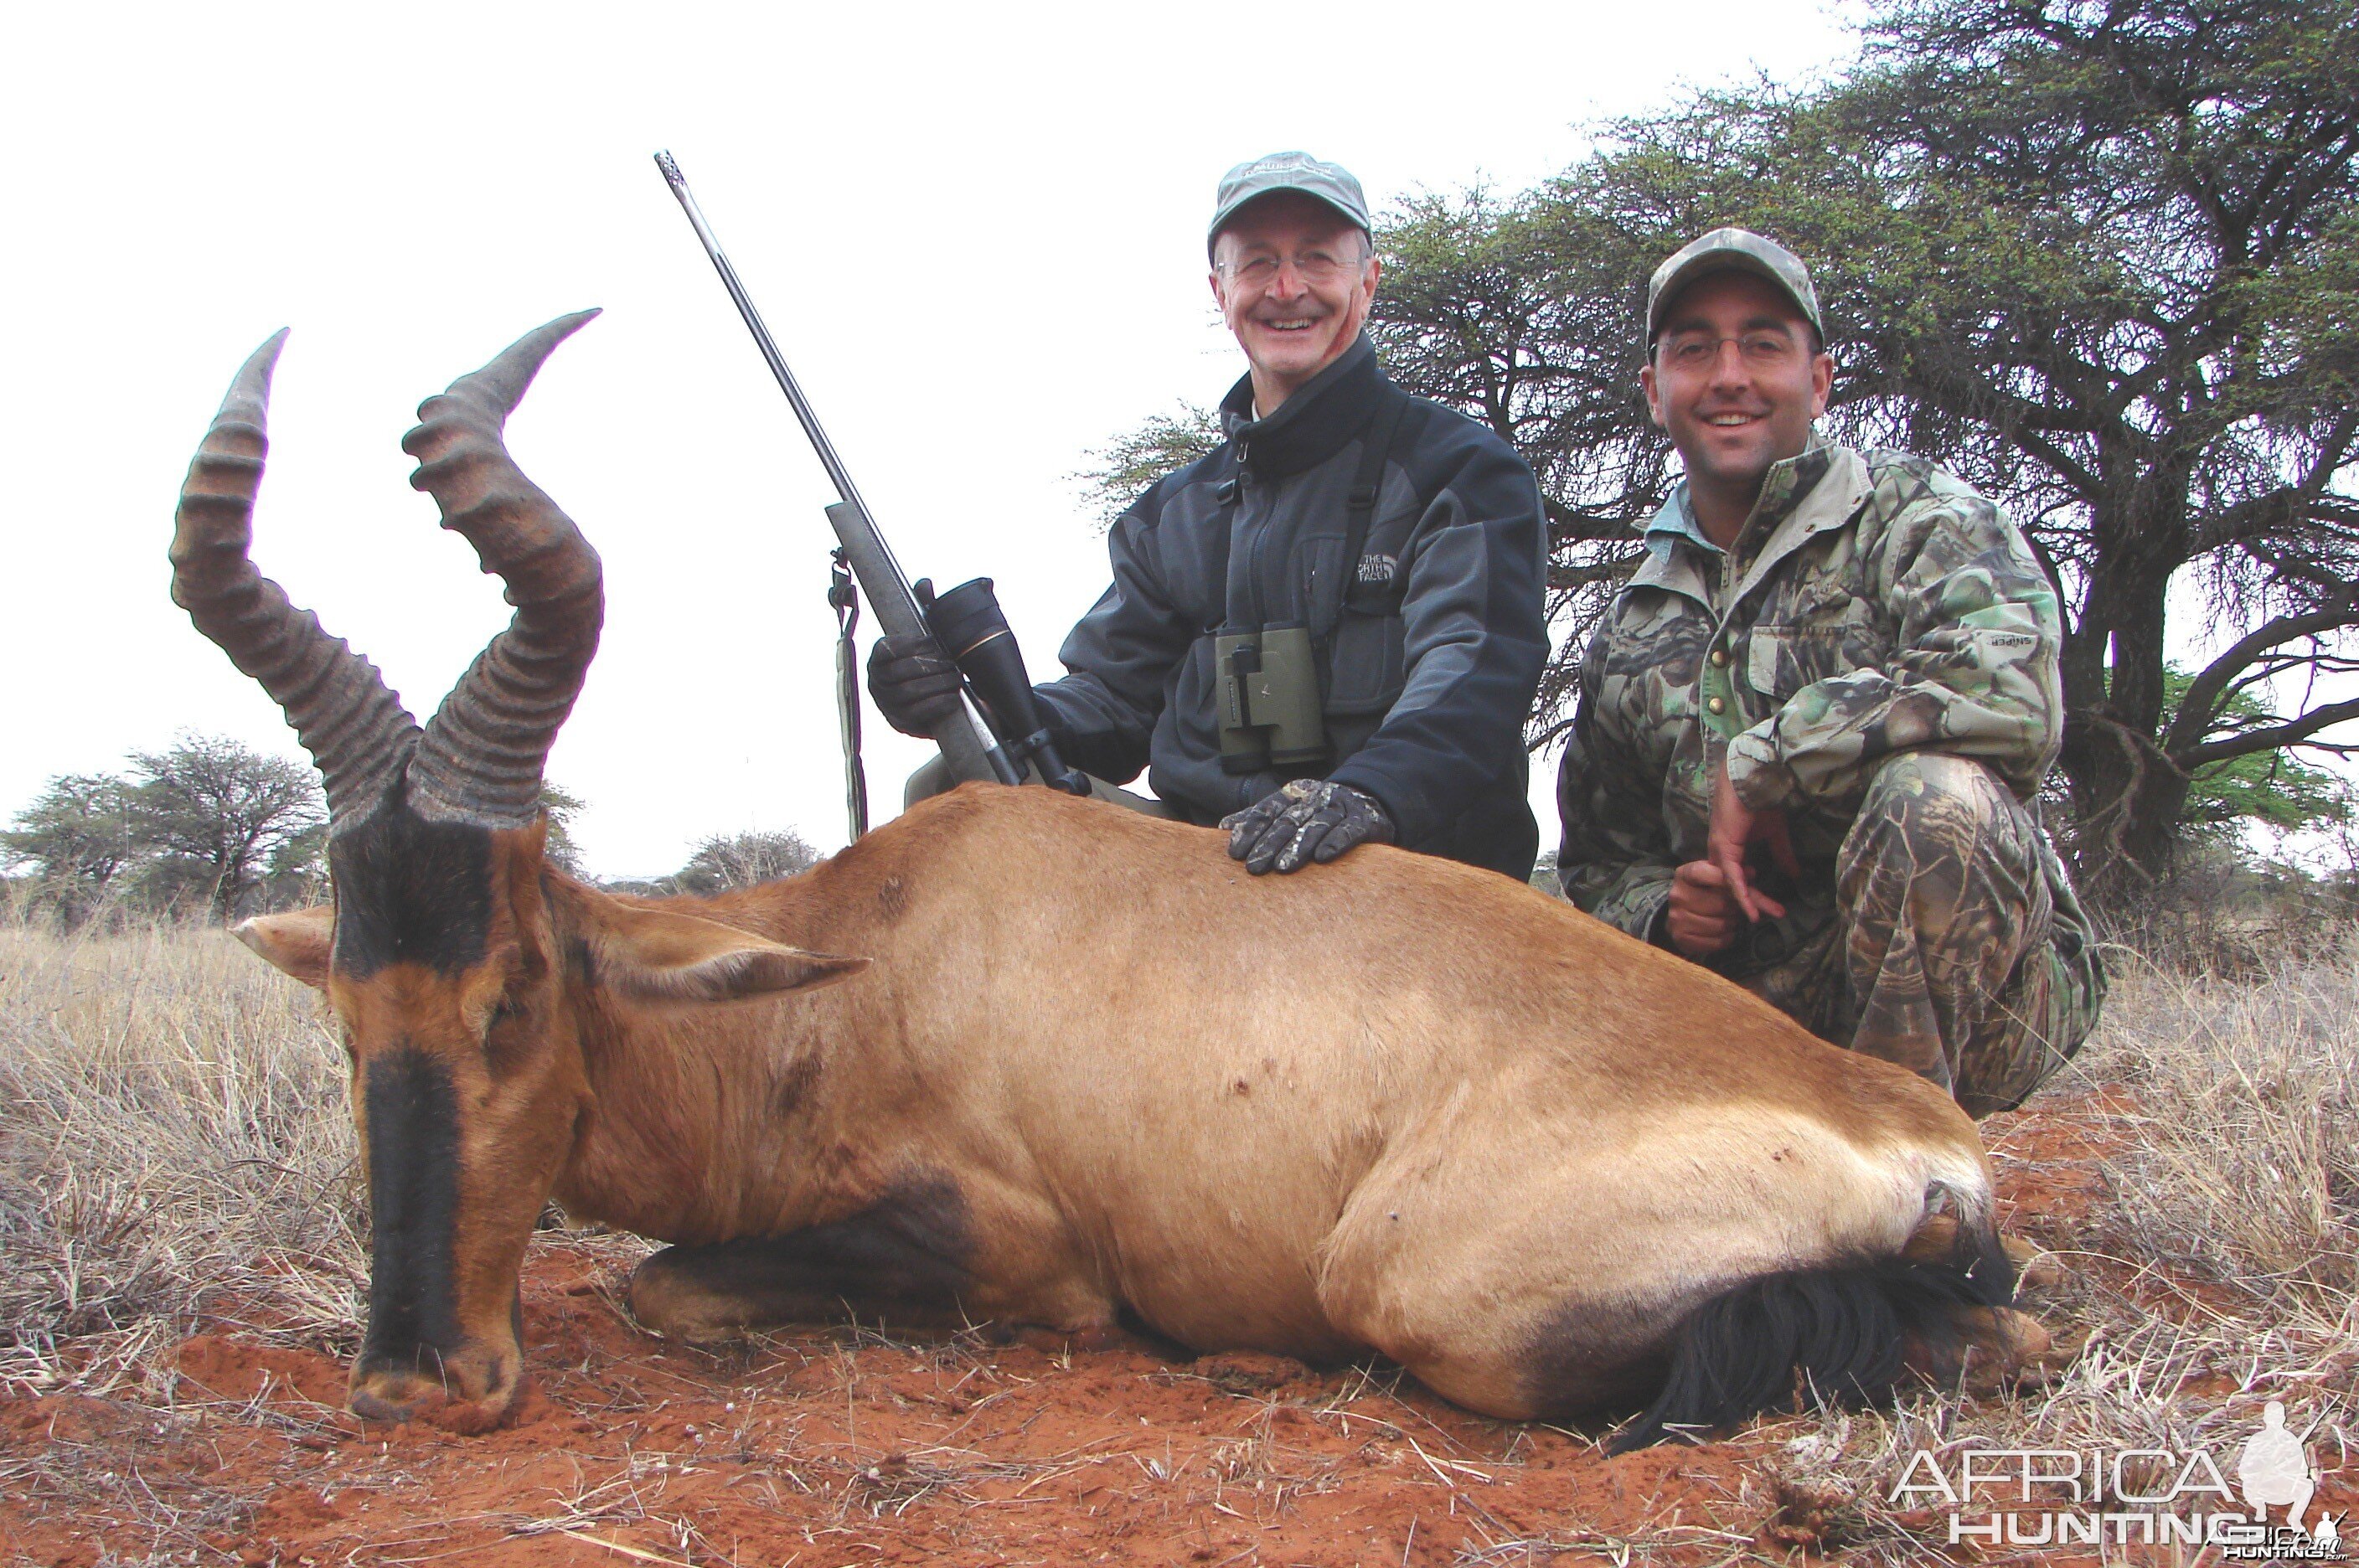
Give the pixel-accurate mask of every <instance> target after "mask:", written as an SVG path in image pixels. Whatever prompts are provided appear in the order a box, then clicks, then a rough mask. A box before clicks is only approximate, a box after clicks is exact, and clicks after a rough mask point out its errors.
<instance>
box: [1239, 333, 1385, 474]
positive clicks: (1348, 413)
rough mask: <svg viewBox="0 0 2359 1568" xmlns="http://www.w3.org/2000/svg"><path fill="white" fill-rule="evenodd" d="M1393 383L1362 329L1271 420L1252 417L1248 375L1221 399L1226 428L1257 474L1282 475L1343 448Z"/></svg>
mask: <svg viewBox="0 0 2359 1568" xmlns="http://www.w3.org/2000/svg"><path fill="white" fill-rule="evenodd" d="M1390 385H1391V383H1390V382H1388V381H1386V378H1385V373H1384V368H1383V367H1382V366H1381V365H1378V364H1377V363H1376V350H1375V344H1373V343H1369V342H1368V337H1367V334H1366V333H1365V332H1363V333H1361V334H1360V336H1359V337H1358V338H1357V339H1356V340H1355V341H1354V342H1353V344H1352V346H1351V347H1350V348H1347V349H1345V350H1344V351H1343V356H1342V357H1341V358H1339V359H1337V360H1336V361H1335V363H1334V364H1332V365H1329V366H1328V367H1327V368H1326V369H1324V370H1322V371H1321V372H1320V373H1319V374H1318V375H1316V376H1312V377H1311V378H1310V380H1309V381H1307V382H1305V383H1304V384H1303V386H1302V388H1301V390H1299V391H1298V392H1297V393H1295V394H1294V396H1292V397H1288V399H1287V400H1286V401H1285V402H1283V403H1281V404H1279V405H1278V409H1277V413H1275V414H1272V415H1271V416H1270V417H1269V418H1267V419H1255V418H1254V417H1253V376H1251V375H1250V374H1248V375H1246V376H1245V377H1244V378H1242V379H1241V380H1239V381H1238V383H1237V384H1236V385H1235V386H1234V387H1231V388H1229V395H1228V396H1227V397H1223V398H1222V399H1221V428H1222V430H1223V431H1224V432H1225V433H1226V434H1227V436H1228V438H1229V440H1230V441H1233V442H1234V443H1235V444H1236V448H1237V453H1238V457H1239V459H1240V461H1241V462H1242V463H1244V465H1245V469H1246V470H1247V472H1249V473H1251V474H1253V475H1254V477H1256V479H1277V478H1283V477H1284V476H1285V475H1287V474H1299V473H1301V472H1302V471H1303V470H1304V469H1306V468H1315V467H1317V466H1318V465H1319V464H1321V463H1324V462H1326V461H1327V460H1328V459H1329V458H1331V457H1332V456H1334V455H1335V454H1336V453H1337V452H1341V451H1343V447H1344V445H1345V444H1346V443H1347V442H1349V441H1351V439H1352V438H1353V436H1355V435H1357V434H1359V433H1360V430H1361V429H1362V427H1364V426H1365V425H1366V424H1367V422H1368V420H1369V419H1370V417H1371V416H1373V415H1374V414H1375V411H1376V405H1377V403H1378V402H1379V401H1380V400H1381V399H1382V398H1383V397H1384V394H1385V390H1386V387H1389V386H1390Z"/></svg>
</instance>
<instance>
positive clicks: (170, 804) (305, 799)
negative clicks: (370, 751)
mask: <svg viewBox="0 0 2359 1568" xmlns="http://www.w3.org/2000/svg"><path fill="white" fill-rule="evenodd" d="M131 764H132V779H131V786H130V798H131V812H132V822H133V830H134V834H135V837H136V841H137V843H138V844H139V846H140V849H141V851H142V855H143V859H144V862H145V864H144V866H143V868H142V873H141V880H142V883H143V884H144V886H145V887H146V889H147V893H148V895H149V898H150V901H151V902H157V903H161V904H164V905H174V904H180V903H184V902H192V901H199V900H201V901H202V902H203V903H204V904H205V905H206V906H207V907H208V908H209V909H211V911H212V915H213V917H214V918H215V919H216V920H226V919H228V918H229V917H230V916H231V915H232V914H234V912H236V910H237V909H239V908H240V907H241V906H242V905H243V904H245V903H246V902H247V901H248V899H249V898H250V897H251V896H252V895H254V894H255V893H256V892H257V891H258V890H259V888H260V886H261V882H262V877H263V874H264V871H265V869H266V867H267V866H269V865H270V863H271V861H272V859H273V858H274V856H277V855H280V854H281V853H282V852H284V851H286V850H288V848H289V846H290V845H291V844H293V843H294V842H295V841H297V840H299V839H301V838H304V837H306V836H307V835H310V834H313V833H317V832H318V831H319V830H320V829H321V826H322V825H323V824H324V823H325V822H326V820H327V802H326V800H325V797H324V796H323V795H322V794H321V789H320V782H319V776H318V775H317V774H315V773H314V772H313V771H312V770H311V769H310V768H305V767H301V766H299V765H298V764H296V763H292V762H289V761H288V760H286V759H285V758H283V757H265V756H263V755H262V754H261V753H260V752H257V751H255V750H253V749H252V748H250V747H248V746H243V745H241V744H240V743H238V742H236V741H234V740H232V739H230V738H229V737H228V736H226V735H181V736H180V737H179V739H178V740H176V741H174V742H173V743H172V745H171V746H169V747H168V748H166V749H165V750H163V751H152V752H151V751H141V752H134V753H132V754H131Z"/></svg>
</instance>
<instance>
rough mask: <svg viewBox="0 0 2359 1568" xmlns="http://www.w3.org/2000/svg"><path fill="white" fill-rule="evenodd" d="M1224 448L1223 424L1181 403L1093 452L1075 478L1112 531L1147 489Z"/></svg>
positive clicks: (1103, 525) (1216, 417)
mask: <svg viewBox="0 0 2359 1568" xmlns="http://www.w3.org/2000/svg"><path fill="white" fill-rule="evenodd" d="M1220 444H1221V419H1220V416H1219V414H1217V413H1216V412H1214V411H1213V410H1212V409H1210V408H1198V407H1197V406H1196V405H1195V404H1193V403H1182V404H1180V410H1179V412H1177V413H1174V414H1157V415H1155V416H1153V417H1152V418H1150V419H1147V422H1146V423H1144V424H1142V425H1140V426H1139V427H1138V428H1137V429H1136V430H1131V431H1129V432H1127V433H1125V434H1123V435H1119V436H1116V437H1115V438H1114V440H1113V441H1109V442H1107V443H1106V444H1105V445H1104V446H1102V447H1099V448H1097V449H1096V450H1095V451H1093V452H1090V453H1089V454H1088V456H1089V466H1088V467H1086V468H1084V469H1082V471H1081V472H1080V473H1078V474H1073V475H1071V477H1072V478H1074V479H1076V480H1078V481H1079V482H1080V483H1081V485H1082V490H1083V493H1084V494H1086V495H1088V496H1089V498H1090V503H1091V509H1092V510H1093V511H1094V512H1096V514H1097V517H1098V523H1099V526H1100V527H1101V528H1112V527H1113V526H1114V522H1115V520H1116V519H1117V518H1119V517H1121V516H1122V515H1123V513H1124V512H1125V511H1126V510H1128V509H1129V506H1130V504H1131V503H1132V502H1134V501H1136V500H1137V499H1138V498H1139V496H1140V495H1144V494H1145V493H1146V491H1147V486H1149V485H1153V484H1154V483H1155V482H1156V481H1157V480H1158V479H1160V478H1162V477H1163V476H1164V475H1165V474H1172V473H1176V472H1177V471H1179V470H1180V469H1182V468H1185V467H1187V466H1188V464H1190V463H1193V462H1195V461H1196V460H1197V459H1198V458H1200V457H1203V456H1205V455H1207V454H1208V453H1210V452H1212V449H1213V448H1214V447H1216V446H1219V445H1220Z"/></svg>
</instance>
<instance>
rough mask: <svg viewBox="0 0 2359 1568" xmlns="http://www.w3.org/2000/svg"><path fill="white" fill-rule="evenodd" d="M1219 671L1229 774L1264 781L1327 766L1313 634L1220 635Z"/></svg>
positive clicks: (1215, 648) (1215, 649)
mask: <svg viewBox="0 0 2359 1568" xmlns="http://www.w3.org/2000/svg"><path fill="white" fill-rule="evenodd" d="M1212 664H1213V670H1214V672H1215V676H1216V678H1217V679H1218V681H1219V682H1220V698H1219V716H1220V727H1221V767H1222V768H1223V771H1226V772H1229V773H1260V772H1263V771H1266V770H1267V769H1270V768H1280V769H1283V768H1296V767H1299V766H1302V765H1304V764H1306V763H1316V762H1321V761H1323V760H1325V758H1326V756H1327V726H1326V724H1325V722H1324V721H1323V719H1322V718H1321V713H1320V706H1319V666H1318V664H1317V662H1316V661H1315V659H1313V658H1312V656H1311V651H1310V627H1308V626H1264V627H1262V628H1261V629H1260V630H1259V631H1251V632H1245V631H1237V632H1218V633H1215V634H1214V635H1213V637H1212Z"/></svg>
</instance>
